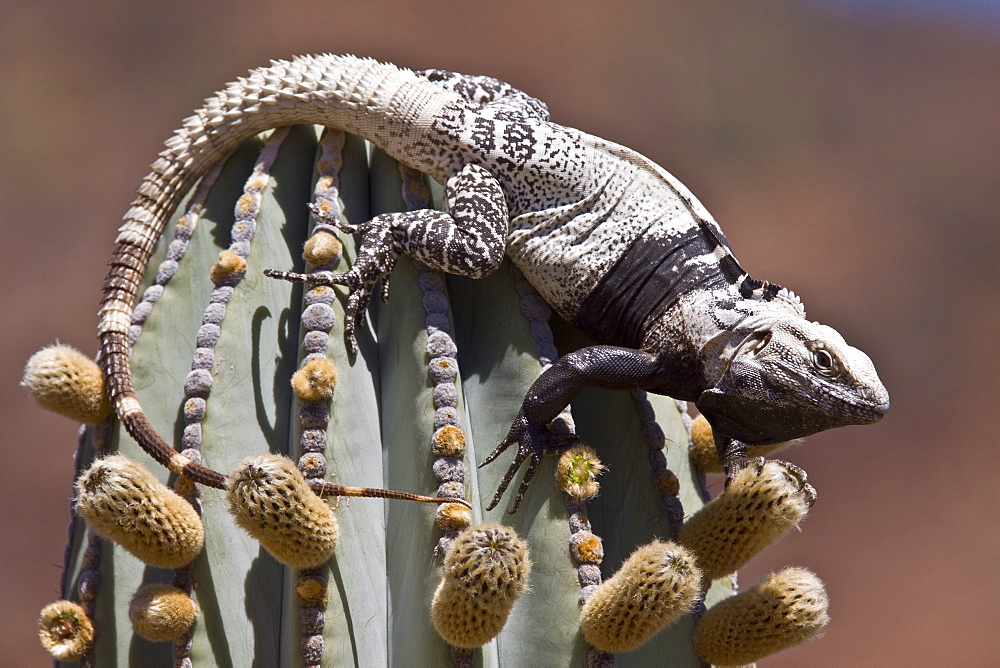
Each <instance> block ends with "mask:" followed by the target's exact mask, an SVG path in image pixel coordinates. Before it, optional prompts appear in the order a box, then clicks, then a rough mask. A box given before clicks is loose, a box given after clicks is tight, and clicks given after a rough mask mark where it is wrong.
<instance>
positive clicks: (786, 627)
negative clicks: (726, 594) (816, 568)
mask: <svg viewBox="0 0 1000 668" xmlns="http://www.w3.org/2000/svg"><path fill="white" fill-rule="evenodd" d="M828 608H829V600H828V599H827V596H826V591H825V590H824V588H823V582H822V581H821V580H820V579H819V578H818V577H816V575H815V574H813V573H812V572H810V571H808V570H806V569H804V568H786V569H785V570H783V571H781V572H780V573H776V574H772V575H770V576H768V577H767V578H765V579H764V580H762V581H761V582H759V583H758V584H756V585H754V586H753V588H751V589H749V590H747V591H745V592H742V593H740V594H737V595H736V596H733V597H731V598H727V599H726V600H724V601H721V602H719V603H718V604H716V605H715V606H713V607H712V608H711V609H709V610H708V612H706V613H705V614H704V615H703V616H702V618H701V619H700V620H699V621H698V625H697V627H695V636H694V639H695V646H696V648H697V651H698V654H699V655H700V656H701V657H702V658H703V659H704V660H705V661H707V662H709V663H712V664H716V665H724V666H735V665H744V664H749V663H753V662H754V661H757V660H758V659H762V658H764V657H766V656H770V655H771V654H774V653H775V652H780V651H782V650H784V649H788V648H789V647H791V646H793V645H797V644H799V643H802V642H805V641H806V640H808V639H810V638H812V637H813V636H815V635H816V633H817V632H819V630H820V629H822V628H823V627H824V626H826V624H827V622H828V621H829V616H828V615H827V609H828Z"/></svg>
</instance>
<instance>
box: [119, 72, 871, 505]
mask: <svg viewBox="0 0 1000 668" xmlns="http://www.w3.org/2000/svg"><path fill="white" fill-rule="evenodd" d="M296 123H316V124H321V125H326V126H329V127H334V128H339V129H342V130H345V131H347V132H351V133H354V134H357V135H360V136H361V137H364V138H365V139H368V140H370V141H372V142H373V143H375V144H376V145H378V146H379V147H380V148H382V149H383V150H385V151H386V152H387V153H389V154H390V155H392V156H393V157H395V158H396V159H398V160H400V161H401V162H403V163H405V164H407V165H409V166H410V167H413V168H415V169H418V170H420V171H422V172H424V173H426V174H428V175H430V176H431V177H432V178H434V179H436V180H437V181H439V182H441V183H443V184H444V185H445V211H444V212H440V211H433V210H423V211H413V212H405V213H395V214H385V215H382V216H378V217H376V218H374V219H372V220H371V221H369V222H368V223H365V224H363V225H360V226H357V227H356V228H355V227H349V228H346V229H348V230H349V231H357V232H360V233H362V234H363V243H362V247H361V249H360V251H359V256H358V261H357V262H356V263H355V265H354V267H353V268H352V269H351V270H350V271H348V272H346V273H343V274H330V273H329V272H323V273H319V274H314V275H301V274H288V273H285V272H280V271H269V272H267V273H268V274H269V275H272V276H277V277H280V278H287V279H290V280H305V281H308V282H311V283H314V284H340V285H346V286H348V287H349V288H350V292H351V294H350V298H349V300H348V309H347V310H348V313H347V316H348V317H347V322H346V323H345V324H346V330H347V336H348V343H349V345H350V346H351V347H352V349H356V344H355V342H354V334H353V332H354V326H355V323H356V321H357V319H358V318H359V317H360V316H361V314H362V313H363V312H364V309H365V306H366V305H367V302H368V299H369V296H370V295H371V293H372V290H373V287H374V285H375V284H376V282H377V281H379V280H382V281H387V280H388V276H389V273H390V272H391V270H392V267H393V265H394V264H395V261H396V258H397V257H398V256H399V254H400V253H409V254H410V255H412V256H413V257H415V258H417V259H418V260H420V261H422V262H424V263H425V264H428V265H429V266H431V267H432V268H435V269H438V270H441V271H444V272H448V273H453V274H459V275H464V276H470V277H474V278H478V277H481V276H485V275H487V274H489V273H490V272H492V271H494V270H495V269H496V268H497V267H498V266H499V265H500V263H501V261H502V260H503V257H504V255H506V256H507V257H509V258H510V259H511V261H512V262H513V263H514V264H516V265H517V266H518V268H519V269H520V270H521V271H522V272H523V273H524V275H525V276H526V277H527V279H528V280H529V281H530V282H531V283H532V285H533V286H534V287H535V288H536V289H537V290H538V291H539V293H540V294H541V295H542V296H543V297H544V298H545V299H546V301H548V303H549V304H550V305H551V306H552V307H553V308H554V309H555V310H556V311H557V312H558V313H559V314H560V315H561V316H562V317H563V318H565V319H566V320H568V321H570V322H572V323H575V324H576V325H577V326H578V327H579V328H580V329H582V330H583V331H584V332H586V333H587V334H588V335H590V336H591V337H592V338H593V339H594V340H595V341H597V342H598V345H595V346H591V347H588V348H584V349H582V350H578V351H575V352H572V353H569V354H568V355H566V356H564V357H563V358H562V359H560V360H559V361H558V362H557V363H556V364H554V365H553V366H552V367H550V368H549V369H548V370H547V371H545V372H544V373H543V374H542V375H541V376H540V377H539V378H538V380H537V381H536V382H535V383H534V385H532V387H531V389H530V390H529V392H528V394H527V396H526V397H525V399H524V403H523V405H522V407H521V410H520V412H519V413H518V416H517V418H516V419H515V421H514V424H513V426H512V427H511V430H510V432H509V434H508V436H507V437H506V438H505V439H504V441H503V443H501V444H500V446H499V447H498V448H497V449H496V450H494V451H493V452H492V453H491V454H490V455H489V456H488V457H487V458H486V460H485V461H484V462H483V464H486V463H488V462H490V461H492V460H493V459H495V458H496V457H497V455H498V454H499V453H501V452H502V451H504V450H505V449H506V448H508V447H509V446H510V445H512V444H514V443H518V444H519V446H518V451H517V455H516V456H515V459H514V462H513V464H512V465H511V466H510V468H509V469H508V471H507V474H506V476H505V478H504V480H503V482H502V484H501V485H500V488H499V490H498V491H497V494H496V496H495V497H494V499H493V502H492V504H491V505H490V508H492V507H494V506H495V505H496V504H497V503H498V502H499V499H500V497H501V495H502V494H503V492H504V491H505V490H506V488H507V486H508V485H509V483H510V481H511V480H512V479H513V476H514V474H515V473H516V471H517V470H518V468H520V466H521V464H522V463H523V462H524V461H525V460H530V461H529V468H528V471H527V472H526V474H525V478H524V481H523V483H522V485H521V489H520V491H519V493H518V495H517V498H516V499H515V502H514V510H516V509H517V506H518V505H519V503H520V500H521V498H522V496H523V494H524V491H525V490H526V488H527V486H528V483H529V482H530V480H531V477H532V475H533V474H534V471H535V469H536V468H537V466H538V464H539V462H540V460H541V455H542V454H543V453H544V452H545V451H546V449H547V448H548V447H549V445H550V443H551V442H552V434H551V432H550V431H549V430H548V427H547V424H548V423H549V422H550V421H551V420H552V419H553V418H555V416H556V415H557V414H558V413H559V412H560V411H561V410H562V409H563V408H564V407H565V406H566V405H567V404H568V403H569V402H570V401H571V400H572V399H573V397H575V396H576V394H577V393H578V392H579V391H580V390H581V389H582V388H583V387H585V386H588V385H592V386H599V387H607V388H643V389H647V390H650V391H652V392H657V393H662V394H666V395H669V396H672V397H675V398H678V399H684V400H689V401H694V402H695V403H696V404H697V406H698V408H699V409H700V410H701V411H702V413H703V414H704V415H705V416H706V417H707V418H708V420H709V422H710V423H711V424H712V427H713V430H714V433H715V434H716V439H717V445H718V447H719V450H720V453H721V455H722V456H723V457H724V461H725V463H726V465H727V472H728V473H729V474H730V475H732V474H733V473H734V472H735V471H736V470H737V469H738V468H739V467H741V466H742V465H744V464H745V448H746V445H747V444H764V443H774V442H779V441H784V440H788V439H791V438H795V437H799V436H804V435H807V434H811V433H814V432H817V431H821V430H824V429H830V428H833V427H839V426H844V425H850V424H867V423H871V422H875V421H877V420H878V419H880V418H881V417H882V415H883V414H884V413H885V411H886V410H887V409H888V406H889V399H888V394H887V393H886V390H885V388H884V387H883V386H882V383H881V382H880V381H879V379H878V376H877V374H876V373H875V369H874V367H873V366H872V363H871V361H870V360H869V359H868V357H867V356H865V355H864V353H862V352H861V351H859V350H857V349H855V348H852V347H850V346H848V345H847V344H846V343H845V342H844V340H843V338H841V336H840V335H839V334H838V333H837V332H836V331H835V330H833V329H831V328H829V327H825V326H823V325H820V324H817V323H814V322H810V321H808V320H806V318H805V311H804V309H803V308H802V305H801V303H800V302H799V300H798V298H797V297H795V295H794V294H793V293H791V292H789V291H787V290H784V289H783V288H780V287H778V286H776V285H773V284H769V283H766V282H762V281H756V280H754V279H752V278H750V276H749V275H748V274H747V273H746V272H744V271H743V270H742V268H741V267H740V265H739V263H738V262H737V261H736V259H735V257H734V256H733V254H732V252H731V250H730V248H729V244H728V242H727V241H726V239H725V237H724V235H723V233H722V231H721V229H720V228H719V226H718V224H717V223H716V222H715V220H713V219H712V217H711V215H710V214H709V213H708V211H706V210H705V208H704V207H703V206H702V205H701V203H700V202H698V201H697V200H696V199H695V198H694V196H693V195H691V193H690V192H688V190H687V188H685V187H684V186H683V185H682V184H681V183H680V182H679V181H677V180H676V179H675V178H674V177H673V176H671V175H670V174H668V173H667V172H666V171H665V170H663V169H662V168H661V167H659V166H657V165H655V164H654V163H652V162H651V161H649V160H648V159H647V158H645V157H643V156H642V155H640V154H638V153H636V152H634V151H632V150H630V149H627V148H625V147H623V146H619V145H617V144H614V143H612V142H608V141H605V140H603V139H600V138H598V137H594V136H592V135H589V134H586V133H584V132H581V131H579V130H574V129H572V128H567V127H563V126H560V125H557V124H555V123H552V122H550V120H549V115H548V110H547V109H546V107H545V105H544V104H543V103H541V102H539V101H538V100H535V99H533V98H531V97H529V96H527V95H525V94H524V93H522V92H520V91H518V90H516V89H514V88H512V87H511V86H509V85H507V84H505V83H502V82H500V81H497V80H496V79H492V78H489V77H473V76H465V75H460V74H454V73H450V72H443V71H438V70H428V71H424V72H411V71H409V70H404V69H399V68H397V67H395V66H393V65H388V64H380V63H377V62H375V61H373V60H369V59H359V58H354V57H351V56H343V57H341V56H329V55H324V56H306V57H301V58H296V59H293V60H291V61H274V62H272V63H271V65H270V66H269V67H266V68H261V69H258V70H254V71H252V72H251V73H250V75H249V76H248V77H247V78H246V79H240V80H239V81H238V82H235V83H232V84H230V85H229V86H228V87H227V88H226V89H225V90H224V91H222V92H220V93H218V94H217V95H216V96H215V97H212V98H209V99H208V100H206V102H205V105H204V107H202V108H201V109H200V110H199V111H197V112H196V113H195V114H194V115H193V116H191V117H190V118H188V119H186V120H185V122H184V127H183V128H181V129H180V130H178V131H177V132H176V133H175V134H174V136H173V137H171V139H170V140H168V141H167V143H166V146H167V148H166V150H165V151H163V153H161V154H160V158H159V159H158V160H157V161H156V162H155V163H154V164H153V166H152V172H151V173H150V174H149V175H148V176H147V177H146V179H145V180H144V181H143V184H142V186H141V187H140V189H139V193H138V198H137V199H136V200H135V201H134V202H133V204H132V208H131V209H130V210H129V211H128V213H127V214H126V216H125V224H124V225H123V226H122V228H121V230H120V233H119V235H118V239H117V245H116V248H115V251H114V255H113V256H112V259H111V262H110V264H111V270H110V273H109V275H108V279H107V281H106V283H105V287H104V299H103V301H102V305H101V325H100V339H101V347H100V363H101V365H102V367H103V369H104V371H105V374H106V378H107V387H108V392H109V395H110V396H111V398H112V400H113V401H114V404H115V406H116V411H117V413H118V415H119V417H120V418H121V420H122V422H123V424H124V425H125V426H126V428H127V429H128V430H129V432H130V433H131V434H132V436H133V437H134V438H135V439H136V440H137V441H138V442H139V444H140V445H141V446H142V447H143V448H145V449H146V450H147V452H149V453H150V454H151V455H152V456H153V457H154V458H156V459H157V460H159V461H160V462H161V463H163V464H165V465H167V466H169V467H170V468H171V470H174V471H175V472H178V473H183V474H184V475H186V476H187V477H189V478H191V479H192V480H195V481H196V482H202V483H205V484H209V485H212V486H216V487H217V486H219V485H221V484H224V481H225V477H224V476H222V475H221V474H219V473H217V472H215V471H211V470H210V469H206V468H204V467H202V466H200V465H197V464H195V463H193V462H191V461H190V460H188V459H187V458H185V457H183V456H182V455H181V454H179V453H177V452H176V451H175V450H174V449H173V448H171V447H170V446H169V445H168V444H167V443H166V442H165V441H164V440H163V439H162V438H161V437H160V436H159V435H158V434H157V433H156V432H155V430H153V428H152V427H151V425H150V424H149V423H148V421H147V420H146V418H145V415H144V414H143V411H142V408H141V406H140V405H139V402H138V400H137V399H136V397H135V393H134V390H133V388H132V381H131V372H130V369H129V355H130V343H129V339H128V336H129V326H130V324H131V318H132V309H133V305H134V303H135V300H136V296H137V291H138V286H139V283H140V281H141V279H142V276H143V274H144V273H145V271H146V269H147V265H148V262H149V257H150V254H151V253H152V251H153V248H154V247H155V245H156V243H157V241H158V240H159V238H160V236H161V235H162V232H163V229H164V226H165V224H166V220H167V219H168V218H169V216H170V215H171V213H172V212H173V211H174V209H175V208H176V207H177V206H178V204H179V202H180V199H181V198H182V197H183V195H184V193H185V192H186V191H187V190H188V189H189V188H190V187H191V186H192V185H193V184H194V183H195V182H196V181H197V179H199V178H200V177H201V176H202V175H203V174H204V173H205V172H206V171H207V170H208V168H209V167H210V166H211V165H212V164H214V163H215V162H217V161H219V160H222V159H224V158H225V157H226V156H227V155H228V154H229V152H231V151H232V150H233V149H234V148H235V147H236V146H238V145H239V144H240V143H241V142H242V141H244V140H246V139H247V138H249V137H251V136H253V135H254V134H256V133H258V132H261V131H263V130H266V129H269V128H273V127H278V126H284V125H291V124H296ZM330 222H334V223H336V222H337V221H330ZM342 227H343V226H342ZM512 512H513V511H512Z"/></svg>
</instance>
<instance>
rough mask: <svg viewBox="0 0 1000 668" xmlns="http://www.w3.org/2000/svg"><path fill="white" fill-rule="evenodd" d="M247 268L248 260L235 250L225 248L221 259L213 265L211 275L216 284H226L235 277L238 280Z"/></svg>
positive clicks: (220, 256) (220, 255)
mask: <svg viewBox="0 0 1000 668" xmlns="http://www.w3.org/2000/svg"><path fill="white" fill-rule="evenodd" d="M246 270H247V261H246V260H244V259H243V258H242V257H240V256H239V255H237V254H236V253H234V252H233V251H229V250H224V251H222V252H221V253H219V259H218V260H216V261H215V264H213V265H212V269H211V271H210V272H209V277H210V278H211V279H212V282H213V283H215V284H216V285H225V284H227V283H229V282H232V281H233V280H234V279H236V280H238V279H239V278H240V277H242V276H243V274H244V273H246Z"/></svg>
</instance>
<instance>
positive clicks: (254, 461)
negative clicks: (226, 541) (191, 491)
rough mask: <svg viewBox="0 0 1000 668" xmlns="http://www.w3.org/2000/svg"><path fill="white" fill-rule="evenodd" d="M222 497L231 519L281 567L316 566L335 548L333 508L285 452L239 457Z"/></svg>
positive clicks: (336, 534)
mask: <svg viewBox="0 0 1000 668" xmlns="http://www.w3.org/2000/svg"><path fill="white" fill-rule="evenodd" d="M226 496H227V498H228V499H229V511H230V512H231V513H232V515H233V517H234V518H235V519H236V523H237V524H238V525H239V526H240V527H241V528H243V529H244V530H245V531H246V532H247V533H249V534H250V535H251V536H253V537H254V538H255V539H256V540H258V541H260V544H261V545H263V546H264V548H265V549H267V551H268V552H270V553H271V554H272V555H273V556H274V558H275V559H277V560H278V561H280V562H281V563H283V564H285V565H286V566H291V567H293V568H312V567H313V566H319V565H320V564H322V563H323V562H325V561H326V560H327V559H329V558H330V556H331V555H332V554H333V551H334V549H335V548H336V547H337V538H338V536H339V533H340V532H339V529H338V526H337V519H336V517H334V515H333V510H332V509H331V508H330V506H328V505H327V504H326V502H325V501H323V500H322V499H321V498H320V497H319V496H317V495H316V494H315V493H313V491H312V490H311V489H310V488H309V484H308V483H307V482H306V480H305V478H303V477H302V473H300V472H299V470H298V468H297V467H296V466H295V463H294V462H293V461H292V460H290V459H288V458H287V457H283V456H281V455H276V454H267V455H258V456H255V457H248V458H247V459H244V460H243V461H242V462H240V464H239V466H237V467H236V470H234V471H233V474H232V475H231V476H230V478H229V489H228V491H227V495H226Z"/></svg>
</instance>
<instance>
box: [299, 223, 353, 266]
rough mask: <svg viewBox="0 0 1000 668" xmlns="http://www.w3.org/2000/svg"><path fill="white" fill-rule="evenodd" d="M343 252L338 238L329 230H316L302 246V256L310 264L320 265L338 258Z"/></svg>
mask: <svg viewBox="0 0 1000 668" xmlns="http://www.w3.org/2000/svg"><path fill="white" fill-rule="evenodd" d="M343 254H344V247H343V245H342V244H341V243H340V239H338V238H337V237H335V236H334V235H332V234H330V233H329V232H323V231H320V232H316V233H315V234H313V235H312V236H311V237H309V239H307V240H306V242H305V244H304V245H303V247H302V258H303V259H304V260H305V261H306V262H308V263H309V264H311V265H314V266H322V265H325V264H329V263H331V262H334V261H335V260H339V259H340V257H341V256H342V255H343Z"/></svg>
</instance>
